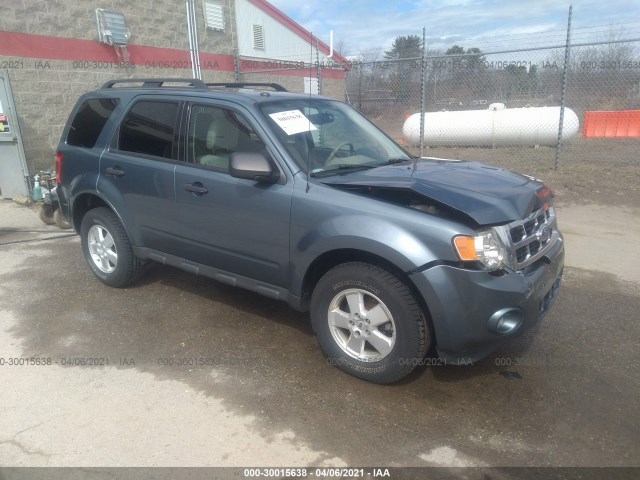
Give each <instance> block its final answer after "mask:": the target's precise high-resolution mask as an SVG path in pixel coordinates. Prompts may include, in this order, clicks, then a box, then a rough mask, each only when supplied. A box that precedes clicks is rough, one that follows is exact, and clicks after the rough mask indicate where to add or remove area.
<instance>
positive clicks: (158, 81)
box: [102, 78, 208, 90]
mask: <svg viewBox="0 0 640 480" xmlns="http://www.w3.org/2000/svg"><path fill="white" fill-rule="evenodd" d="M119 83H142V86H143V87H151V88H160V87H162V86H164V84H165V83H185V84H187V85H186V86H188V87H195V88H197V89H202V90H208V87H207V85H206V83H204V82H203V81H202V80H199V79H197V78H122V79H120V80H109V81H108V82H107V83H105V84H104V85H102V88H103V89H104V88H113V86H114V85H117V84H119Z"/></svg>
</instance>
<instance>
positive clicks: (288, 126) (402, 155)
mask: <svg viewBox="0 0 640 480" xmlns="http://www.w3.org/2000/svg"><path fill="white" fill-rule="evenodd" d="M260 108H261V110H262V112H263V113H264V115H265V117H266V118H267V120H268V121H269V122H270V123H271V126H272V129H273V131H274V132H275V133H276V135H277V136H278V138H280V141H281V142H282V144H283V145H284V147H285V148H286V149H287V151H288V152H289V154H290V155H291V156H292V157H293V158H294V159H295V161H296V162H297V164H298V165H299V166H300V168H302V169H303V170H304V171H305V172H311V175H314V176H325V175H332V174H336V173H349V172H351V171H357V170H362V169H366V168H375V167H378V166H381V165H388V164H390V163H395V162H399V161H408V160H411V157H410V156H409V154H408V153H407V152H405V151H404V150H403V149H402V148H400V147H399V146H398V145H397V144H396V143H395V142H393V141H392V140H391V139H390V138H388V137H387V136H386V135H384V134H383V133H382V132H381V131H380V130H378V128H377V127H376V126H375V125H373V124H372V123H371V122H369V120H367V119H366V118H365V117H363V116H362V115H360V114H359V113H358V112H356V111H355V110H354V109H352V108H351V107H349V106H348V105H345V104H344V103H341V102H336V101H332V100H326V99H295V100H286V101H279V102H272V103H265V104H263V105H261V107H260Z"/></svg>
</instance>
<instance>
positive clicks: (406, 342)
mask: <svg viewBox="0 0 640 480" xmlns="http://www.w3.org/2000/svg"><path fill="white" fill-rule="evenodd" d="M311 323H312V325H313V329H314V331H315V333H316V335H317V337H318V342H319V343H320V347H321V348H322V351H323V352H324V354H325V355H326V356H327V360H328V361H329V362H330V363H331V364H332V365H334V366H336V367H338V368H339V369H340V370H343V371H345V372H347V373H349V374H351V375H353V376H355V377H358V378H362V379H364V380H368V381H370V382H374V383H392V382H395V381H398V380H400V379H402V378H403V377H405V376H407V375H408V374H409V373H411V371H413V370H414V369H415V367H416V366H417V365H419V364H420V363H421V361H422V359H424V357H425V355H426V353H427V350H428V348H429V345H430V343H431V335H430V332H429V328H428V325H427V322H426V319H425V315H424V312H423V311H422V309H421V308H420V306H419V305H418V302H417V301H416V299H415V297H414V295H413V293H412V292H411V290H410V289H409V287H408V286H407V285H406V284H405V283H404V282H402V281H401V280H400V279H399V278H398V277H396V276H395V275H393V274H391V273H389V272H388V271H386V270H383V269H382V268H380V267H377V266H374V265H370V264H367V263H360V262H352V263H345V264H342V265H338V266H337V267H335V268H333V269H331V270H330V271H329V272H327V273H326V274H325V275H324V276H323V277H322V278H321V279H320V281H319V282H318V284H317V285H316V288H315V289H314V291H313V295H312V297H311Z"/></svg>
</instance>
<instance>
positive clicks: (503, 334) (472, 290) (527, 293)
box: [410, 235, 564, 364]
mask: <svg viewBox="0 0 640 480" xmlns="http://www.w3.org/2000/svg"><path fill="white" fill-rule="evenodd" d="M563 267H564V240H563V238H562V236H561V235H559V237H558V240H557V241H556V242H555V244H554V245H553V247H552V248H551V249H549V251H548V252H546V254H545V255H544V257H542V258H540V259H539V260H538V261H537V262H536V263H535V264H533V265H531V266H530V267H528V268H526V269H524V270H522V271H520V272H508V273H505V274H503V275H500V276H496V275H492V274H489V273H487V272H485V271H478V270H467V269H462V268H456V267H453V266H448V265H438V266H435V267H432V268H430V269H428V270H425V271H422V272H417V273H414V274H413V275H411V277H410V278H411V280H412V281H413V283H414V284H415V285H416V287H417V288H418V290H419V291H420V293H421V294H422V296H423V298H424V300H425V303H426V304H427V306H428V309H429V313H430V316H431V320H432V323H433V328H434V330H435V332H434V333H435V338H436V344H437V349H438V354H439V355H440V357H441V358H442V359H444V360H446V362H447V363H453V364H469V363H470V362H475V361H477V360H480V359H481V358H483V357H486V356H487V355H489V354H490V353H492V352H493V351H494V350H495V349H496V348H497V347H498V346H499V345H500V344H501V343H503V342H504V341H505V340H507V339H509V338H511V337H515V336H518V335H520V334H522V332H524V331H526V330H527V329H528V328H530V327H531V326H532V325H534V324H536V323H537V322H538V321H540V320H541V319H542V318H543V317H544V316H545V315H546V314H547V312H548V311H549V309H550V308H551V306H552V305H553V303H554V302H555V299H556V296H557V294H558V289H559V287H560V281H561V278H562V271H563Z"/></svg>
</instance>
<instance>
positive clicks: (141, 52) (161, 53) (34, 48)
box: [0, 31, 345, 80]
mask: <svg viewBox="0 0 640 480" xmlns="http://www.w3.org/2000/svg"><path fill="white" fill-rule="evenodd" d="M127 52H128V53H129V62H130V63H133V64H135V65H138V66H140V67H151V68H175V69H187V70H191V57H190V55H189V52H188V51H187V50H178V49H175V48H158V47H148V46H145V45H128V46H127ZM0 56H7V57H23V58H38V59H42V60H67V61H88V62H105V63H116V62H119V61H120V60H119V59H118V56H117V54H116V52H115V50H114V49H113V47H110V46H108V45H105V44H103V43H98V42H97V41H93V40H81V39H77V38H61V37H49V36H46V35H33V34H28V33H17V32H4V31H0ZM200 67H201V69H202V70H217V71H221V72H233V71H234V62H233V56H232V55H220V54H217V53H208V52H200ZM241 73H262V72H261V71H260V70H251V71H243V72H241ZM264 73H265V74H268V75H277V76H279V75H283V76H295V77H306V76H311V77H315V75H316V71H315V68H314V69H313V70H312V71H310V70H308V69H292V70H280V71H278V72H269V71H268V70H267V71H265V72H264ZM322 77H323V78H331V79H338V80H343V79H344V77H345V72H344V71H343V70H334V69H324V70H323V71H322Z"/></svg>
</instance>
